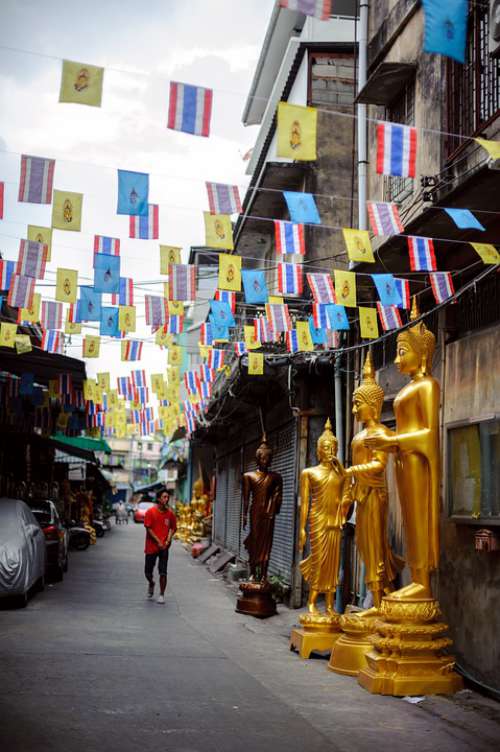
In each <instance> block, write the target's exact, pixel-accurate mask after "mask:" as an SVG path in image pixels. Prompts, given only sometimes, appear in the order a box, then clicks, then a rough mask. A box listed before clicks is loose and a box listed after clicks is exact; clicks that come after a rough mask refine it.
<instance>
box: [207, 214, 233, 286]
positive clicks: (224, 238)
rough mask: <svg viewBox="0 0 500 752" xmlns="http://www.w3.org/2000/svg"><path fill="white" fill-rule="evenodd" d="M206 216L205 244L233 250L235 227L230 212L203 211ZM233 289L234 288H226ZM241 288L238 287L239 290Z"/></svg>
mask: <svg viewBox="0 0 500 752" xmlns="http://www.w3.org/2000/svg"><path fill="white" fill-rule="evenodd" d="M203 216H204V218H205V245H207V246H208V247H209V248H223V249H225V250H226V251H232V250H233V248H234V244H233V228H232V225H231V218H230V216H229V214H210V212H203ZM224 289H226V290H227V289H232V288H227V287H226V288H224ZM239 289H240V288H238V290H239Z"/></svg>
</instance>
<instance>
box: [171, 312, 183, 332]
mask: <svg viewBox="0 0 500 752" xmlns="http://www.w3.org/2000/svg"><path fill="white" fill-rule="evenodd" d="M183 328H184V316H170V318H169V320H168V324H167V332H168V333H169V334H181V332H182V330H183Z"/></svg>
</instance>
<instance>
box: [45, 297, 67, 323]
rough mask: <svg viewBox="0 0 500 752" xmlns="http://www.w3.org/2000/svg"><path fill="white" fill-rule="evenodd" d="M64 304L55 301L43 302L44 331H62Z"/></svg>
mask: <svg viewBox="0 0 500 752" xmlns="http://www.w3.org/2000/svg"><path fill="white" fill-rule="evenodd" d="M62 323H63V304H62V303H57V302H54V301H53V300H42V312H41V314H40V324H41V326H42V329H62Z"/></svg>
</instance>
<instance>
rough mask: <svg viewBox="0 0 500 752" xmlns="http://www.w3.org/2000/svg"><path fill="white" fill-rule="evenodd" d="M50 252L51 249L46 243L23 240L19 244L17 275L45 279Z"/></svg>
mask: <svg viewBox="0 0 500 752" xmlns="http://www.w3.org/2000/svg"><path fill="white" fill-rule="evenodd" d="M48 252H49V247H48V245H46V243H37V242H36V240H21V241H20V243H19V256H18V259H17V268H16V274H24V275H25V276H26V277H34V278H35V279H43V278H44V277H45V266H46V264H47V254H48Z"/></svg>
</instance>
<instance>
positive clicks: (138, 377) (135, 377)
mask: <svg viewBox="0 0 500 752" xmlns="http://www.w3.org/2000/svg"><path fill="white" fill-rule="evenodd" d="M130 377H131V379H132V386H134V387H136V388H138V387H144V386H146V371H144V370H140V371H131V372H130Z"/></svg>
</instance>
